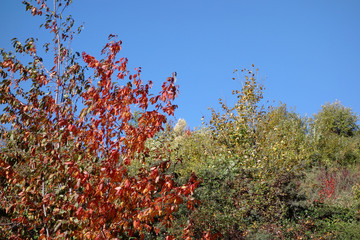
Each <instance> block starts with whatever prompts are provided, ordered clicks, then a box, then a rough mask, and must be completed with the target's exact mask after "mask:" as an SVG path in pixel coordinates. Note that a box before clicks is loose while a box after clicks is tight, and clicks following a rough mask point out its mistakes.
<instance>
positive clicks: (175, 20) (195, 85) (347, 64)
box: [0, 0, 360, 127]
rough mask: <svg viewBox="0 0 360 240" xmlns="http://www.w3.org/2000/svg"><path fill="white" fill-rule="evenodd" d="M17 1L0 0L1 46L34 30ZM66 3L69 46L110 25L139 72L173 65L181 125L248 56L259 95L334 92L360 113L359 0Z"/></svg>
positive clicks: (160, 72)
mask: <svg viewBox="0 0 360 240" xmlns="http://www.w3.org/2000/svg"><path fill="white" fill-rule="evenodd" d="M21 2H22V0H11V1H10V0H6V1H1V3H0V4H1V5H0V6H1V9H2V11H1V12H2V13H1V15H0V28H1V35H0V47H1V48H6V49H9V50H10V39H11V38H13V37H18V38H19V39H20V40H25V38H27V37H31V36H34V37H38V38H39V39H40V40H41V38H42V36H44V30H39V27H38V26H39V25H40V23H42V22H41V19H39V18H35V17H32V16H31V15H30V14H29V12H25V7H24V6H23V5H22V4H21ZM67 13H68V14H71V15H73V17H74V18H75V20H76V21H77V22H78V23H81V22H84V23H85V28H84V30H83V32H82V33H81V35H79V36H78V37H77V39H76V40H75V41H74V43H73V45H72V46H73V48H74V49H75V50H76V51H86V52H88V53H90V54H93V55H96V56H98V53H99V52H100V50H101V49H102V47H103V45H104V44H105V43H106V40H107V36H108V35H109V34H110V33H112V34H117V35H118V36H119V39H121V40H122V41H123V51H122V56H124V57H127V58H128V59H129V62H130V66H131V68H135V67H137V66H140V67H142V69H143V74H142V76H143V80H152V81H153V82H154V84H155V85H160V84H161V82H162V81H164V80H165V79H166V77H168V76H170V75H171V73H172V72H173V71H176V72H177V73H178V82H177V83H178V84H179V85H180V96H179V97H178V100H177V104H178V105H179V109H178V110H177V113H176V117H177V118H185V119H186V121H187V122H188V124H189V125H190V126H191V127H195V126H200V125H201V124H200V123H201V120H200V119H201V117H202V116H203V115H205V116H206V115H209V111H208V110H207V107H209V106H218V105H217V102H218V98H220V97H221V98H223V99H225V100H226V101H227V102H229V103H231V102H233V97H232V95H231V90H232V89H235V88H240V87H241V83H240V80H236V81H233V80H232V77H234V75H233V71H234V69H235V68H238V69H241V68H244V67H247V68H248V67H250V66H251V65H252V64H255V66H256V67H259V69H260V78H261V80H263V83H264V85H265V87H266V90H265V98H266V99H269V100H275V101H276V103H278V102H279V101H281V102H284V103H286V104H287V105H288V106H289V107H293V108H295V110H296V112H298V113H300V114H301V115H305V114H306V113H307V114H308V115H312V114H314V113H316V112H317V111H318V110H319V109H320V107H321V105H322V104H325V103H326V102H334V101H335V100H336V99H338V100H340V101H341V102H342V103H343V104H344V105H345V106H347V107H351V108H352V109H353V110H354V111H355V112H357V113H360V105H359V103H360V1H359V0H344V1H335V0H316V1H313V0H282V1H278V0H273V1H270V0H247V1H242V0H225V1H220V0H216V1H215V0H191V1H190V0H182V1H175V0H154V1H149V0H131V1H130V0H127V1H124V0H122V1H120V0H103V1H98V0H96V1H95V0H74V3H73V5H72V6H71V7H70V8H69V9H68V12H67Z"/></svg>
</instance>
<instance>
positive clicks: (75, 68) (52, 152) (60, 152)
mask: <svg viewBox="0 0 360 240" xmlns="http://www.w3.org/2000/svg"><path fill="white" fill-rule="evenodd" d="M59 2H60V3H61V1H59ZM65 3H66V5H68V3H69V1H65ZM38 4H40V7H38V8H36V7H33V6H32V5H30V4H28V3H27V8H28V10H31V13H32V14H33V15H41V14H42V12H44V11H45V12H47V13H48V14H49V15H48V17H49V19H50V20H51V21H49V22H47V24H46V25H45V28H47V29H50V31H51V32H53V33H54V34H55V38H54V39H55V44H54V46H55V47H54V50H55V51H54V52H55V55H54V66H53V67H52V68H51V70H50V71H47V70H46V68H45V67H43V65H42V62H41V61H40V60H39V59H40V58H39V57H38V56H37V55H36V48H35V45H34V44H33V42H28V43H27V44H26V45H24V46H21V44H20V43H18V42H15V45H16V51H18V52H27V53H28V54H29V55H30V56H31V57H32V58H33V62H34V63H33V64H31V65H30V66H25V65H23V64H21V62H20V61H18V60H16V58H15V57H11V56H10V57H9V54H8V53H6V52H4V51H2V56H3V61H2V62H0V73H1V76H2V77H3V78H4V81H3V82H2V84H1V85H0V93H1V97H0V101H1V103H4V104H6V105H7V106H8V107H7V108H6V109H5V110H6V113H5V114H3V115H2V117H1V121H2V122H3V123H11V124H12V129H10V130H6V131H4V132H3V134H2V139H4V141H5V143H6V144H5V146H6V147H4V148H2V149H1V153H2V154H1V156H0V167H1V168H0V182H1V187H0V189H1V191H0V192H1V194H0V199H1V205H0V207H1V208H3V209H5V210H6V218H5V219H7V221H8V222H7V223H6V224H4V225H3V227H2V228H1V229H2V230H6V231H7V232H8V235H6V236H7V237H9V238H13V239H16V238H27V237H33V236H35V235H39V236H40V239H44V238H47V239H50V238H61V237H63V238H70V237H77V238H80V239H84V238H88V239H112V238H114V239H116V238H119V237H125V236H127V237H131V236H132V237H136V238H139V239H144V236H145V234H152V235H158V234H160V228H165V229H166V227H169V226H171V224H172V220H173V219H174V215H173V214H174V212H176V211H177V210H178V208H179V205H181V204H187V206H188V207H189V208H193V207H194V205H195V204H196V203H197V202H196V200H194V199H193V198H192V197H191V195H192V194H193V192H194V190H195V188H196V187H197V185H198V184H199V181H198V180H197V178H196V176H195V175H193V176H192V177H191V178H190V179H189V181H188V182H187V183H186V184H184V185H182V186H178V185H177V184H176V183H175V181H174V180H173V176H172V174H171V173H168V172H167V171H168V169H169V166H170V162H169V161H168V160H167V158H166V153H167V151H168V150H167V149H166V147H163V148H162V149H157V150H156V151H152V152H150V150H149V149H147V148H146V146H145V143H146V141H147V140H148V139H149V138H153V137H154V136H155V135H156V134H157V133H158V132H159V131H162V130H163V126H164V123H166V116H167V115H173V114H174V110H175V109H176V105H174V104H173V100H174V99H175V97H176V95H177V94H178V89H177V86H175V83H174V78H173V77H169V78H168V79H167V81H166V82H164V83H163V85H162V90H161V91H160V93H159V94H157V95H155V96H152V95H151V94H150V89H151V86H152V82H148V83H143V81H142V80H141V79H140V74H141V69H140V68H139V69H138V70H136V73H135V74H130V72H129V71H128V69H127V59H126V58H120V59H118V58H117V54H118V53H119V51H120V50H121V41H110V42H109V43H108V44H106V46H105V47H104V49H103V50H102V53H103V54H104V55H105V58H104V59H102V60H97V59H96V58H94V57H93V56H90V55H89V54H86V53H83V54H82V58H83V60H84V62H85V63H86V65H87V67H88V68H90V69H93V70H94V74H93V76H92V77H90V78H88V80H84V79H85V78H84V76H83V75H82V74H83V73H84V71H83V69H84V68H83V67H81V65H80V64H79V63H77V62H74V60H73V58H71V55H70V51H67V50H63V51H60V49H63V45H61V44H60V45H58V44H59V41H60V40H62V41H65V40H66V39H67V38H69V37H70V38H72V33H71V32H65V33H63V34H62V35H61V34H59V32H60V29H58V23H57V18H58V16H56V15H51V12H50V10H49V8H48V7H47V5H46V2H45V1H38ZM58 7H60V5H59V6H58ZM110 37H111V38H113V36H110ZM71 59H72V60H71ZM60 65H62V66H63V68H60V67H59V66H60ZM49 69H50V68H49ZM61 69H64V71H63V72H61V71H60V70H61ZM8 73H11V74H13V75H14V76H18V77H17V78H8V79H5V78H6V77H7V76H8V75H7V74H8ZM126 78H128V80H126ZM114 79H117V80H116V81H115V80H114ZM26 81H31V82H32V84H33V86H34V87H33V88H32V89H31V90H27V91H26V90H24V89H23V88H21V85H22V84H23V83H25V82H26ZM95 83H96V84H95ZM44 89H56V90H55V93H54V92H51V91H50V92H48V93H44V92H43V90H44ZM74 89H77V91H74ZM14 91H15V92H16V94H14V93H13V92H14ZM79 101H82V102H83V106H84V107H83V109H82V110H81V111H80V112H79V111H78V110H77V107H78V105H77V104H76V103H77V102H79ZM134 111H137V112H139V117H138V118H137V119H136V121H137V122H136V124H134V120H135V118H134V115H133V112H134ZM150 155H151V157H150ZM132 161H140V162H144V161H145V162H146V161H148V162H150V163H149V164H150V165H151V167H145V165H144V167H142V168H140V169H139V170H138V172H137V173H136V174H130V173H129V170H128V168H129V164H130V163H131V162H132ZM0 221H1V220H0ZM161 226H163V227H161ZM162 231H163V234H164V235H166V230H165V232H164V230H162ZM185 232H186V234H187V235H189V232H188V231H185ZM185 232H184V235H186V234H185ZM4 236H5V235H4ZM189 236H190V235H189ZM166 239H173V238H172V237H171V236H167V237H166Z"/></svg>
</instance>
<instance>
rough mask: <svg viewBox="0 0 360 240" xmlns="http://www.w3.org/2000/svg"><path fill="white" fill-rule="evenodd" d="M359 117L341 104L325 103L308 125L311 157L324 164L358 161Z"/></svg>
mask: <svg viewBox="0 0 360 240" xmlns="http://www.w3.org/2000/svg"><path fill="white" fill-rule="evenodd" d="M358 120H359V116H358V115H357V114H356V113H353V111H352V110H351V108H347V107H344V106H343V105H342V104H341V103H340V101H336V102H335V103H327V104H325V105H323V106H322V107H321V110H320V111H319V112H318V113H317V114H315V115H314V117H313V118H312V122H311V130H312V132H311V135H312V138H313V143H314V146H315V149H314V158H316V159H317V161H319V160H320V162H321V163H323V164H326V165H329V164H330V165H331V164H334V163H335V164H342V165H343V164H353V163H356V162H358V161H359V156H360V155H359V150H358V149H359V148H358V146H359V138H358V137H357V132H358V130H359V126H358V124H357V122H358Z"/></svg>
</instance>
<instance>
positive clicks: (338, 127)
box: [313, 101, 359, 137]
mask: <svg viewBox="0 0 360 240" xmlns="http://www.w3.org/2000/svg"><path fill="white" fill-rule="evenodd" d="M358 120H359V116H358V115H356V114H354V113H353V112H352V110H351V108H347V107H344V106H343V105H342V104H341V102H340V101H335V102H334V103H327V104H325V105H323V106H322V107H321V110H320V111H319V112H318V113H317V114H315V116H314V119H313V128H314V131H315V132H316V133H319V134H327V133H334V134H337V135H340V136H345V137H350V136H353V135H355V133H356V131H357V130H358V129H359V126H358V125H357V121H358Z"/></svg>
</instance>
